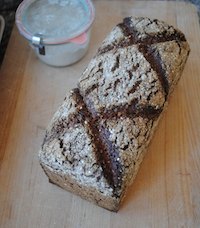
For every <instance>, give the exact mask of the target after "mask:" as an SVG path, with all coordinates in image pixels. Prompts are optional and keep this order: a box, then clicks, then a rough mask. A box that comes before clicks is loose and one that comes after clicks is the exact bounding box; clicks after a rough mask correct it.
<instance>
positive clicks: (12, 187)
mask: <svg viewBox="0 0 200 228" xmlns="http://www.w3.org/2000/svg"><path fill="white" fill-rule="evenodd" d="M94 3H95V7H96V20H95V23H94V25H93V30H92V36H91V44H90V49H89V51H88V53H87V55H86V56H85V58H83V59H82V60H81V61H79V62H78V63H76V64H74V65H72V66H70V67H65V68H53V67H50V66H47V65H45V64H43V63H42V62H40V61H39V60H38V59H37V57H36V56H35V55H34V53H33V51H32V50H31V48H30V47H29V45H28V43H27V42H26V41H25V40H24V39H23V37H21V36H20V35H19V34H18V32H17V29H16V28H14V30H13V33H12V37H11V40H10V42H9V48H8V50H7V53H6V57H5V59H4V62H3V65H2V67H1V71H0V227H2V228H8V227H9V228H10V227H12V228H13V227H16V228H27V227H41V228H46V227H48V228H51V227H57V228H62V227H65V228H79V227H80V228H82V227H83V228H93V227H95V228H114V227H115V228H121V227H125V228H129V227H200V140H199V139H200V118H199V117H200V78H199V77H200V64H199V57H200V29H199V23H198V17H197V13H196V9H195V7H194V6H193V5H191V4H188V3H182V2H169V1H167V2H163V1H162V2H160V1H155V2H151V1H130V0H129V1H124V0H123V1H114V0H113V1H94ZM129 15H133V16H148V17H151V18H158V19H161V20H165V21H166V22H168V23H170V24H173V25H175V26H177V27H178V28H180V29H181V30H182V31H183V32H184V33H185V35H186V37H187V39H188V41H189V43H190V46H191V54H190V57H189V59H188V62H187V65H186V68H185V70H184V73H183V76H182V78H181V80H180V83H179V85H178V86H177V88H176V89H175V91H174V94H173V96H172V97H171V99H170V104H169V107H168V110H167V112H166V113H165V115H164V117H163V119H162V121H161V123H160V125H159V127H158V130H157V132H156V134H155V137H154V138H153V140H152V143H151V145H150V147H149V149H148V152H147V154H146V157H145V159H144V161H143V163H142V166H141V169H140V171H139V173H138V175H137V177H136V180H135V182H134V183H133V185H132V186H131V187H130V189H129V191H128V194H127V197H126V199H125V201H124V203H123V205H122V207H121V209H120V211H119V212H118V213H114V212H109V211H107V210H105V209H102V208H99V207H97V206H95V205H93V204H91V203H89V202H87V201H85V200H82V199H80V198H79V197H77V196H75V195H73V194H71V193H68V192H66V191H64V190H62V189H60V188H58V187H57V186H54V185H52V184H50V183H49V182H48V179H47V177H46V176H45V174H44V172H43V170H42V169H41V167H40V165H39V162H38V157H37V154H38V150H39V148H40V145H41V143H42V139H43V136H44V132H45V128H46V126H47V124H48V122H49V121H50V119H51V117H52V115H53V113H54V112H55V111H56V109H57V108H58V106H59V104H60V103H61V102H62V100H63V98H64V96H65V94H66V93H67V92H69V91H70V90H71V89H72V88H73V87H75V85H76V82H77V80H78V78H79V77H80V74H81V72H82V71H83V70H84V68H85V67H86V66H87V63H88V62H89V60H90V59H91V57H92V56H93V55H94V53H95V52H96V50H97V48H98V46H99V45H100V43H101V41H102V40H103V38H104V37H105V36H106V34H107V33H108V32H109V31H110V30H111V28H112V27H113V26H115V24H117V23H119V22H120V21H121V20H122V18H123V17H125V16H129Z"/></svg>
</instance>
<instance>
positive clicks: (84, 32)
mask: <svg viewBox="0 0 200 228" xmlns="http://www.w3.org/2000/svg"><path fill="white" fill-rule="evenodd" d="M94 15H95V13H94V7H93V4H92V2H91V1H90V0H25V1H23V2H22V3H21V4H20V6H19V7H18V9H17V12H16V24H17V27H18V29H19V31H20V33H21V34H22V35H23V36H24V37H25V38H26V39H27V40H28V41H29V43H30V44H31V46H32V47H33V49H34V50H35V53H36V54H37V56H38V57H39V59H41V60H42V61H43V62H45V63H47V64H49V65H52V66H67V65H70V64H73V63H75V62H77V61H78V60H80V59H81V58H82V57H83V56H84V55H85V54H86V52H87V49H88V45H89V41H90V29H91V25H92V23H93V21H94Z"/></svg>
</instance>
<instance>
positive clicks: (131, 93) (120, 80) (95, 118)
mask: <svg viewBox="0 0 200 228" xmlns="http://www.w3.org/2000/svg"><path fill="white" fill-rule="evenodd" d="M188 54H189V45H188V43H187V41H186V39H185V36H184V34H183V33H182V32H181V31H179V30H178V29H175V28H174V27H173V26H169V25H167V24H166V23H164V22H161V21H159V20H157V19H155V20H151V19H149V18H133V17H128V18H125V19H124V20H123V22H122V23H120V24H118V25H117V26H116V27H115V28H114V29H113V30H112V31H111V33H110V34H109V35H108V36H107V38H106V39H105V40H104V41H103V43H102V45H101V47H100V48H99V49H98V51H97V54H96V55H95V57H94V58H93V59H92V60H91V62H90V63H89V65H88V66H87V68H86V69H85V71H84V72H83V74H82V76H81V78H80V80H79V82H78V85H77V88H75V89H73V90H72V92H71V94H70V95H69V96H67V97H66V98H65V100H64V102H63V104H62V105H61V106H60V108H59V109H58V111H57V112H56V113H55V115H54V117H53V119H52V121H51V123H50V125H49V127H48V129H47V131H46V135H45V138H44V142H43V145H42V148H41V150H40V152H39V160H40V164H41V166H42V168H43V169H44V172H45V173H46V175H47V176H48V178H49V180H50V182H52V183H54V184H56V185H58V186H60V187H62V188H64V189H66V190H68V191H71V192H73V193H75V194H77V195H80V196H81V197H82V198H85V199H87V200H89V201H92V202H94V203H96V204H98V205H99V206H101V207H104V208H106V209H109V210H112V211H117V210H118V209H119V206H120V203H121V201H122V199H123V198H124V196H125V193H126V191H127V188H128V186H129V185H130V184H131V183H132V181H133V180H134V178H135V176H136V174H137V172H138V168H139V166H140V163H141V161H142V159H143V157H144V154H145V151H146V148H147V146H148V145H149V142H150V140H151V138H152V136H153V133H154V130H155V128H156V125H157V124H158V121H159V119H160V117H161V113H162V112H163V110H164V109H165V107H166V105H167V103H168V99H169V96H170V94H171V92H172V91H173V89H174V86H175V85H176V84H177V82H178V80H179V78H180V76H181V73H182V71H183V68H184V65H185V63H186V60H187V57H188Z"/></svg>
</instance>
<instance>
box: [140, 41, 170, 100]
mask: <svg viewBox="0 0 200 228" xmlns="http://www.w3.org/2000/svg"><path fill="white" fill-rule="evenodd" d="M138 49H139V51H140V52H141V53H142V54H143V55H144V57H145V59H146V60H147V61H148V62H149V64H150V65H151V68H152V69H153V70H154V71H155V72H156V73H157V76H158V79H159V81H160V84H161V86H162V88H163V90H164V93H165V100H166V99H167V96H168V93H169V82H168V79H167V75H166V70H165V69H164V68H163V67H162V60H161V57H160V55H159V53H158V52H157V51H156V49H153V48H152V47H151V46H148V45H143V44H140V45H139V47H138Z"/></svg>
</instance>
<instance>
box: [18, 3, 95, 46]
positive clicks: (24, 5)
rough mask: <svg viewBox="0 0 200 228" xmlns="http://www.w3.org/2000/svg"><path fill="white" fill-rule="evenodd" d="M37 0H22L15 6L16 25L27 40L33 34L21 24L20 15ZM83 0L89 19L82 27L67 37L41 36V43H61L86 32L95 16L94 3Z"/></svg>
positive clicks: (30, 38)
mask: <svg viewBox="0 0 200 228" xmlns="http://www.w3.org/2000/svg"><path fill="white" fill-rule="evenodd" d="M35 1H37V0H24V1H23V2H22V3H21V4H20V5H19V7H18V8H17V11H16V18H15V21H16V25H17V27H18V29H19V31H20V33H21V34H22V35H23V36H24V37H25V38H26V39H27V40H29V41H31V40H32V37H33V36H34V34H32V33H31V32H30V31H28V30H27V29H26V27H25V26H24V25H23V23H22V17H23V13H24V10H26V9H27V8H28V7H29V6H30V5H31V3H33V2H35ZM85 2H86V3H87V5H88V7H89V12H90V19H89V22H88V23H87V24H86V25H85V26H83V28H81V29H80V30H79V31H78V32H74V33H72V35H71V36H69V37H67V38H45V37H44V38H43V39H42V42H43V44H50V45H51V44H52V45H53V44H63V43H67V42H70V40H72V39H74V38H76V37H78V36H80V35H81V34H83V33H84V32H86V31H87V30H88V29H89V28H90V27H91V25H92V23H93V21H94V17H95V9H94V5H93V3H92V2H91V1H90V0H85Z"/></svg>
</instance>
